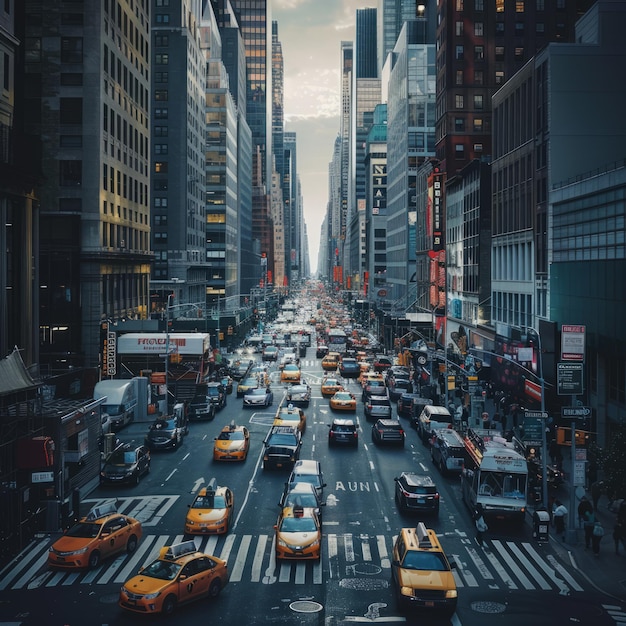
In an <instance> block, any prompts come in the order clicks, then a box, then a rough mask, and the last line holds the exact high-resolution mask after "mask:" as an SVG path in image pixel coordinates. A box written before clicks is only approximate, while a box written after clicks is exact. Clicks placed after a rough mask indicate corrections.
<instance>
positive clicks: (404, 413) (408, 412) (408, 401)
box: [397, 393, 432, 417]
mask: <svg viewBox="0 0 626 626" xmlns="http://www.w3.org/2000/svg"><path fill="white" fill-rule="evenodd" d="M413 398H416V399H419V398H421V396H420V395H419V393H403V394H402V395H401V396H400V397H399V398H398V404H397V406H398V415H399V416H400V417H412V416H413ZM422 399H423V400H424V406H426V405H427V404H432V400H429V399H428V398H422ZM422 408H423V407H422ZM420 412H421V411H420Z"/></svg>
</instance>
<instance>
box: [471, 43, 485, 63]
mask: <svg viewBox="0 0 626 626" xmlns="http://www.w3.org/2000/svg"><path fill="white" fill-rule="evenodd" d="M484 59H485V47H484V46H474V60H475V61H483V60H484Z"/></svg>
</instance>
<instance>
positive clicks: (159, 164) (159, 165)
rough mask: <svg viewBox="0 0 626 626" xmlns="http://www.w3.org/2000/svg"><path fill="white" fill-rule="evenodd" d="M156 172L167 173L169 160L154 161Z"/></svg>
mask: <svg viewBox="0 0 626 626" xmlns="http://www.w3.org/2000/svg"><path fill="white" fill-rule="evenodd" d="M154 173H155V174H167V161H156V162H155V163H154Z"/></svg>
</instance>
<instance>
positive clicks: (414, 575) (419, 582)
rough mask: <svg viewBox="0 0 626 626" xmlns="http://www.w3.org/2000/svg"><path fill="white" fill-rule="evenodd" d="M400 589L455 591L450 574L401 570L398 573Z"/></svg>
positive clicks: (454, 584)
mask: <svg viewBox="0 0 626 626" xmlns="http://www.w3.org/2000/svg"><path fill="white" fill-rule="evenodd" d="M398 582H399V584H400V586H401V587H410V588H412V589H442V590H448V589H456V583H455V582H454V576H453V575H452V572H433V571H420V570H408V569H402V568H400V570H399V571H398Z"/></svg>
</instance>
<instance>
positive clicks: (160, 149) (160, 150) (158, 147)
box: [154, 143, 167, 155]
mask: <svg viewBox="0 0 626 626" xmlns="http://www.w3.org/2000/svg"><path fill="white" fill-rule="evenodd" d="M154 154H155V155H159V154H167V144H166V143H155V144H154Z"/></svg>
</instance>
